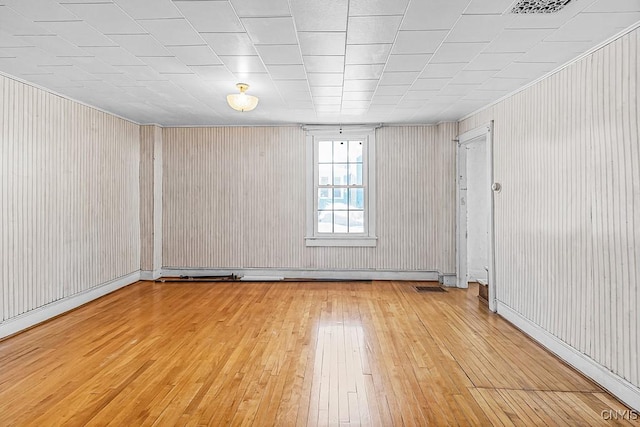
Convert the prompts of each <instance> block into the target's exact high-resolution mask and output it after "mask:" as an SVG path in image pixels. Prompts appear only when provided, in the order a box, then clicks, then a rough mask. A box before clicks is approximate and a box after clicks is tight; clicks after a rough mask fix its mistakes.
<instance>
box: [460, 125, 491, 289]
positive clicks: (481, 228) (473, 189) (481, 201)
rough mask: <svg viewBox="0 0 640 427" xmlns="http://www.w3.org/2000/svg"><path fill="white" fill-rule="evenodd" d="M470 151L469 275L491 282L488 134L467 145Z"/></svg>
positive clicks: (473, 278) (468, 164)
mask: <svg viewBox="0 0 640 427" xmlns="http://www.w3.org/2000/svg"><path fill="white" fill-rule="evenodd" d="M464 148H465V150H466V155H467V161H466V164H467V168H466V169H467V277H468V280H469V281H470V282H477V281H478V280H481V281H483V283H487V282H488V277H487V270H486V269H485V267H488V265H489V257H488V254H489V215H490V209H489V208H490V197H489V188H488V187H489V185H488V182H489V181H488V170H487V144H486V138H485V137H480V138H478V139H476V140H474V141H471V142H469V143H467V144H465V146H464Z"/></svg>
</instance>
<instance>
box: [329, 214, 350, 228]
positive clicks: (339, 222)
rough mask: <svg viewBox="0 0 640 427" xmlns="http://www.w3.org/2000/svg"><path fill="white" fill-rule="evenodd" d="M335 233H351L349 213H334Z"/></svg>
mask: <svg viewBox="0 0 640 427" xmlns="http://www.w3.org/2000/svg"><path fill="white" fill-rule="evenodd" d="M333 232H334V233H348V232H349V212H348V211H333Z"/></svg>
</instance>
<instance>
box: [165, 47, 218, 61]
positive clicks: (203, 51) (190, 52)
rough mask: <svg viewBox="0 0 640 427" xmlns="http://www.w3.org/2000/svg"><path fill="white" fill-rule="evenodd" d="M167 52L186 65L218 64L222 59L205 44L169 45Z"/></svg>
mask: <svg viewBox="0 0 640 427" xmlns="http://www.w3.org/2000/svg"><path fill="white" fill-rule="evenodd" d="M167 49H168V50H169V52H171V54H172V55H174V56H175V57H176V58H178V59H179V60H180V61H182V62H183V63H184V64H186V65H220V64H222V61H221V60H220V58H219V57H218V55H216V54H215V53H213V50H211V48H210V47H209V46H207V45H202V46H169V47H167Z"/></svg>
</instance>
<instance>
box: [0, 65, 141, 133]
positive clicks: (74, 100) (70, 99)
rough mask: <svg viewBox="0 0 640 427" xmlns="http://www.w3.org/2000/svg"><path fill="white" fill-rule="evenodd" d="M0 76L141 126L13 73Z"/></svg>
mask: <svg viewBox="0 0 640 427" xmlns="http://www.w3.org/2000/svg"><path fill="white" fill-rule="evenodd" d="M0 76H3V77H6V78H8V79H11V80H14V81H16V82H18V83H22V84H23V85H26V86H31V87H32V88H34V89H38V90H41V91H43V92H46V93H49V94H51V95H54V96H57V97H59V98H62V99H66V100H67V101H71V102H75V103H76V104H80V105H82V106H85V107H87V108H91V109H93V110H96V111H99V112H101V113H105V114H109V115H110V116H113V117H117V118H119V119H122V120H125V121H127V122H129V123H133V124H134V125H138V126H141V124H140V123H138V122H136V121H134V120H131V119H128V118H126V117H123V116H121V115H119V114H116V113H114V112H111V111H107V110H104V109H102V108H100V107H96V106H95V105H91V104H87V103H86V102H82V101H78V100H77V99H74V98H71V97H70V96H67V95H63V94H61V93H58V92H56V91H55V90H53V89H49V88H46V87H44V86H40V85H39V84H36V83H33V82H29V81H26V80H24V79H21V78H20V77H16V76H13V75H11V74H9V73H5V72H4V71H0Z"/></svg>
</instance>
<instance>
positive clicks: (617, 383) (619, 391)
mask: <svg viewBox="0 0 640 427" xmlns="http://www.w3.org/2000/svg"><path fill="white" fill-rule="evenodd" d="M497 304H498V311H497V312H498V314H499V315H501V316H502V317H504V318H505V319H506V320H508V321H509V322H511V323H512V324H513V325H514V326H516V327H517V328H518V329H520V330H521V331H523V332H524V333H525V334H527V335H529V336H530V337H531V338H533V339H534V340H535V341H537V342H539V343H540V344H542V345H543V346H544V347H546V348H547V349H548V350H549V351H551V352H552V353H554V354H555V355H556V356H558V357H559V358H560V359H562V360H564V361H565V362H567V363H568V364H569V365H571V366H573V367H574V368H575V369H577V370H578V371H580V372H581V373H582V374H584V375H586V376H587V377H589V378H591V379H592V380H593V381H595V382H596V383H598V384H599V385H600V386H601V387H603V388H604V389H606V390H607V391H609V392H610V393H611V394H613V395H614V396H616V397H617V398H618V399H619V400H620V401H622V402H623V403H625V404H626V405H629V407H630V408H631V409H634V410H636V411H640V388H638V387H637V386H635V385H633V384H631V383H630V382H629V381H627V380H625V379H624V378H622V377H620V376H619V375H616V374H614V373H613V372H611V371H610V370H609V369H607V368H606V367H604V366H602V365H600V364H599V363H598V362H596V361H595V360H593V359H591V358H590V357H589V356H587V355H586V354H584V353H581V352H580V351H578V350H576V349H575V348H573V347H571V346H570V345H569V344H567V343H565V342H564V341H562V340H560V339H559V338H557V337H555V336H554V335H552V334H551V333H549V332H548V331H546V330H544V329H542V328H541V327H540V326H538V325H536V324H535V323H533V322H532V321H530V320H529V319H527V318H525V317H523V316H522V315H521V314H520V313H518V312H516V311H515V310H513V309H512V308H510V307H509V306H507V305H505V304H504V303H502V302H500V301H497Z"/></svg>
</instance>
